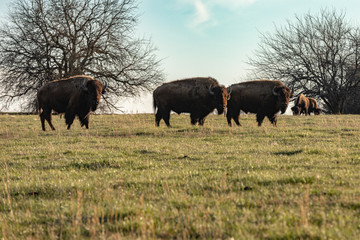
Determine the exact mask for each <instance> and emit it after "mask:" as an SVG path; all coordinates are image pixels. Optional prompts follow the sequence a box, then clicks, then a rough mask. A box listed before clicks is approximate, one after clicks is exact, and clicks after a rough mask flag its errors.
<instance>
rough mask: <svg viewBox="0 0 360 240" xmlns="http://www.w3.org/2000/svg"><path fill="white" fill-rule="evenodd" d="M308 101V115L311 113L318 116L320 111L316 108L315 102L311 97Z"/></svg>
mask: <svg viewBox="0 0 360 240" xmlns="http://www.w3.org/2000/svg"><path fill="white" fill-rule="evenodd" d="M308 99H309V115H310V113H312V112H313V113H314V114H315V115H319V114H320V113H321V109H320V108H319V107H318V104H317V101H316V100H315V99H314V98H312V97H308Z"/></svg>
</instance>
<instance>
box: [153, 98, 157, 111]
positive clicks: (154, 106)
mask: <svg viewBox="0 0 360 240" xmlns="http://www.w3.org/2000/svg"><path fill="white" fill-rule="evenodd" d="M153 108H154V112H156V108H157V104H156V100H155V96H153Z"/></svg>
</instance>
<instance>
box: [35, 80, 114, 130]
mask: <svg viewBox="0 0 360 240" xmlns="http://www.w3.org/2000/svg"><path fill="white" fill-rule="evenodd" d="M106 86H107V83H106V82H105V84H104V85H103V84H102V83H101V82H100V81H99V80H96V79H94V78H92V77H89V76H73V77H70V78H67V79H61V80H56V81H52V82H49V83H47V84H45V85H44V86H42V87H41V88H40V89H39V91H38V93H37V101H38V107H39V116H40V120H41V126H42V130H44V131H45V120H46V121H47V122H48V123H49V125H50V127H51V129H52V130H55V128H54V126H53V125H52V123H51V112H52V110H54V111H56V112H58V113H65V122H66V124H67V129H70V126H71V124H72V123H73V121H74V119H75V116H76V115H77V116H78V117H79V121H80V123H81V126H84V125H85V127H86V128H87V129H88V128H89V114H90V111H95V110H96V108H97V106H98V104H99V101H100V98H101V95H102V94H104V93H105V91H106V90H105V89H106Z"/></svg>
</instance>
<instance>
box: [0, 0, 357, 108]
mask: <svg viewBox="0 0 360 240" xmlns="http://www.w3.org/2000/svg"><path fill="white" fill-rule="evenodd" d="M10 2H11V0H0V18H2V17H4V16H5V15H6V13H7V9H8V7H7V4H8V3H10ZM138 4H139V8H138V14H139V25H138V26H137V29H136V34H138V36H139V37H145V38H148V39H151V42H152V43H153V45H154V46H155V47H156V48H157V52H156V55H157V57H158V59H162V65H161V66H162V69H163V70H164V74H165V81H172V80H177V79H184V78H189V77H208V76H211V77H213V78H216V79H217V80H218V81H219V83H221V84H224V85H225V86H228V85H230V84H233V83H237V82H241V81H245V80H247V79H251V75H249V74H250V71H249V70H250V69H251V67H250V66H249V65H248V64H247V63H246V62H247V61H248V60H249V58H250V57H252V56H253V54H254V52H255V50H256V49H257V48H258V44H259V43H260V40H261V34H263V33H270V34H271V33H272V32H274V29H275V26H277V27H281V26H282V25H285V24H286V21H287V20H289V21H293V20H294V18H295V16H296V15H298V16H301V15H303V14H306V13H309V12H310V13H312V14H318V13H319V12H320V10H321V9H330V10H332V9H336V10H338V11H344V12H345V14H346V19H348V20H349V21H350V22H352V23H353V24H357V25H359V24H360V14H359V11H360V0H138ZM121 107H123V110H124V111H125V112H127V113H142V112H149V113H152V112H153V109H152V99H151V94H142V95H141V96H140V97H137V98H135V99H131V100H126V101H123V102H122V104H121Z"/></svg>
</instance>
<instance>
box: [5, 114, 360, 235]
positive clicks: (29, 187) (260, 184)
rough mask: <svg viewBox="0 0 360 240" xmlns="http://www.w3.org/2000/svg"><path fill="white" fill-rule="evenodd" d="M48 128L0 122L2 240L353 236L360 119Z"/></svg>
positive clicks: (121, 121) (95, 120)
mask: <svg viewBox="0 0 360 240" xmlns="http://www.w3.org/2000/svg"><path fill="white" fill-rule="evenodd" d="M53 121H54V126H55V127H56V128H57V130H56V131H47V132H43V131H41V126H40V120H39V118H38V116H35V115H26V116H25V115H24V116H23V115H18V116H15V115H0V146H1V149H0V238H5V239H7V238H8V239H25V238H30V239H57V238H61V239H75V238H77V239H78V238H97V239H98V238H104V239H118V238H125V239H133V238H143V239H158V238H160V239H161V238H162V239H170V238H180V239H187V238H200V239H203V238H208V239H216V238H217V239H258V238H262V239H357V238H358V236H360V116H355V115H344V116H335V115H334V116H327V115H321V116H310V117H305V116H301V117H293V116H279V120H278V127H272V126H271V124H270V122H269V121H268V120H267V119H265V121H264V123H263V126H262V127H257V124H256V121H255V116H254V115H246V116H241V120H240V122H241V124H242V127H232V128H229V127H228V126H227V123H226V120H225V118H224V116H214V115H211V116H209V117H208V118H207V119H206V122H205V126H204V127H198V126H195V127H194V126H191V125H190V118H189V116H187V115H180V116H179V115H172V116H171V124H172V126H173V128H170V129H168V128H166V127H165V124H164V122H161V126H160V128H156V127H155V122H154V116H153V115H151V114H138V115H92V116H91V117H90V129H89V130H86V129H81V128H80V127H79V125H80V124H79V123H78V121H76V122H74V124H73V127H72V129H71V130H70V131H68V130H66V126H65V122H64V119H60V117H59V116H54V117H53ZM47 129H49V127H48V126H47Z"/></svg>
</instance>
